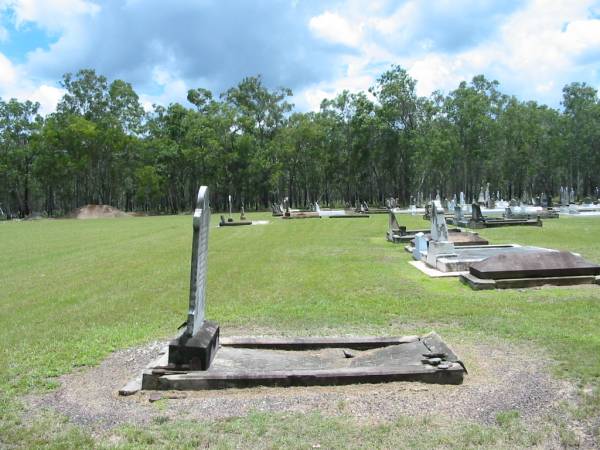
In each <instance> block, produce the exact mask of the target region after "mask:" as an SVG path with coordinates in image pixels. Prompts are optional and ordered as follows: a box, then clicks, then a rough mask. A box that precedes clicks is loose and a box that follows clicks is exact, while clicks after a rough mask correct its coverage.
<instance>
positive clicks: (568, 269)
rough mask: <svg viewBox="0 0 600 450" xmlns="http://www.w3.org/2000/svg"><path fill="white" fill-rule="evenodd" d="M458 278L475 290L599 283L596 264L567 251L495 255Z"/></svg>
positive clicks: (473, 266) (477, 263) (475, 264)
mask: <svg viewBox="0 0 600 450" xmlns="http://www.w3.org/2000/svg"><path fill="white" fill-rule="evenodd" d="M460 280H461V281H462V282H463V283H465V284H467V285H468V286H470V287H472V288H473V289H476V290H480V289H509V288H525V287H533V286H543V285H558V286H563V285H574V284H599V283H600V266H598V265H597V264H593V263H590V262H589V261H586V260H585V259H583V258H582V257H581V256H579V255H576V254H574V253H571V252H559V251H554V252H528V253H517V254H498V255H495V256H491V257H489V258H487V259H484V260H482V261H479V262H476V263H474V264H471V266H470V267H469V272H468V273H465V274H462V275H460Z"/></svg>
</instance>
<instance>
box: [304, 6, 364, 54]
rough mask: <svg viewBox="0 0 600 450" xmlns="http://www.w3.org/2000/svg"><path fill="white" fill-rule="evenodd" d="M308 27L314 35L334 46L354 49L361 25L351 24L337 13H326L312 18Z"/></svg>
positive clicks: (358, 38)
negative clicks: (338, 45) (342, 45)
mask: <svg viewBox="0 0 600 450" xmlns="http://www.w3.org/2000/svg"><path fill="white" fill-rule="evenodd" d="M308 26H309V28H310V30H311V31H312V32H313V33H314V34H315V35H317V36H318V37H320V38H322V39H324V40H326V41H329V42H332V43H335V44H344V45H348V46H350V47H355V46H356V45H358V43H359V42H360V38H361V30H362V24H358V26H357V25H356V24H351V23H349V22H348V21H347V20H346V19H345V18H343V17H342V16H340V15H339V14H337V13H332V12H330V11H326V12H324V13H323V14H321V15H319V16H315V17H312V18H311V19H310V21H309V22H308Z"/></svg>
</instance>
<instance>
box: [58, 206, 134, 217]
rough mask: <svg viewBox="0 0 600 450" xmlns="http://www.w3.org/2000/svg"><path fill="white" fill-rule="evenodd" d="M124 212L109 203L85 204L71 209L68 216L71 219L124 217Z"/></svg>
mask: <svg viewBox="0 0 600 450" xmlns="http://www.w3.org/2000/svg"><path fill="white" fill-rule="evenodd" d="M125 216H127V214H126V213H124V212H123V211H121V210H120V209H118V208H114V207H112V206H110V205H85V206H82V207H81V208H76V209H74V210H73V211H71V212H70V213H69V215H68V217H71V218H73V219H101V218H104V217H125Z"/></svg>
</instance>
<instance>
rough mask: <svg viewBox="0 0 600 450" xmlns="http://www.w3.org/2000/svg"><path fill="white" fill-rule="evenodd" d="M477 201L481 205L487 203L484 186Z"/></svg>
mask: <svg viewBox="0 0 600 450" xmlns="http://www.w3.org/2000/svg"><path fill="white" fill-rule="evenodd" d="M477 203H478V204H480V205H483V204H485V193H484V192H483V186H482V187H481V190H480V191H479V197H478V198H477Z"/></svg>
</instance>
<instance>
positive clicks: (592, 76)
mask: <svg viewBox="0 0 600 450" xmlns="http://www.w3.org/2000/svg"><path fill="white" fill-rule="evenodd" d="M458 3H459V4H458V5H457V4H456V2H449V1H444V2H439V3H435V4H432V5H428V4H426V3H424V2H420V1H417V0H409V1H407V2H405V3H404V4H402V5H401V6H399V7H398V8H396V9H395V10H393V11H392V12H391V13H388V14H387V15H380V14H379V12H378V11H377V10H371V11H370V12H371V14H367V13H366V12H365V11H362V12H361V11H360V10H359V9H357V8H356V7H355V6H356V4H355V2H353V1H349V5H350V7H349V8H343V9H341V10H343V11H344V14H342V15H339V14H335V15H332V13H325V14H323V15H321V16H317V18H323V17H326V18H327V19H328V20H325V19H322V23H321V28H323V29H325V30H327V32H328V33H329V35H326V34H325V31H323V32H321V35H320V36H321V37H322V38H323V39H328V40H333V37H334V36H346V33H344V32H338V31H337V30H338V29H342V30H360V33H354V34H350V35H349V36H350V37H345V38H344V40H345V41H346V43H348V44H352V46H353V47H354V48H356V49H357V50H358V54H357V55H354V56H352V57H348V56H342V57H341V58H340V61H341V63H342V64H345V65H346V66H347V67H348V70H347V71H346V73H345V74H344V75H343V76H342V77H340V78H339V79H338V80H335V81H332V82H329V83H326V87H324V84H323V83H318V84H315V85H313V86H311V87H307V88H306V89H304V90H303V91H302V95H304V97H305V99H304V103H306V104H310V105H311V108H313V109H314V107H315V106H316V107H318V105H319V104H320V101H317V96H318V95H320V94H323V93H329V94H331V93H332V92H336V93H337V92H340V91H341V90H342V89H343V86H348V85H349V84H350V85H352V84H355V85H356V86H360V84H361V83H352V82H349V81H350V80H359V79H361V76H362V79H363V80H364V79H365V78H364V77H370V78H371V79H374V78H375V77H376V76H377V75H379V74H380V73H381V71H382V70H386V69H387V68H389V67H390V65H391V64H399V65H401V66H403V67H405V68H406V69H407V70H408V71H409V73H410V74H411V76H412V77H413V78H415V79H416V80H417V82H418V83H417V92H418V94H419V95H429V94H430V93H431V92H433V91H434V90H442V91H446V92H448V91H450V90H453V89H455V88H456V87H457V86H458V83H459V82H460V81H462V80H470V79H471V78H472V77H473V76H475V75H478V74H484V75H485V76H486V77H487V78H491V79H498V80H499V81H500V82H501V89H503V90H504V91H505V92H507V93H509V94H517V95H519V96H520V97H521V98H523V99H524V100H530V99H534V100H538V101H541V102H547V103H549V104H551V105H552V106H558V104H559V101H560V97H561V88H562V86H563V85H564V84H565V83H568V82H571V81H587V82H588V83H591V84H592V85H596V86H598V84H599V82H600V80H599V79H598V58H599V57H600V50H598V49H600V20H598V19H596V18H593V17H590V11H591V10H592V9H593V7H594V5H595V4H597V1H593V0H553V1H547V0H531V1H529V2H528V3H526V4H525V6H524V7H521V8H518V9H515V10H514V11H513V12H512V13H510V14H506V15H505V16H501V17H502V20H500V21H499V22H498V24H497V25H496V26H495V29H494V30H488V31H489V33H487V31H486V30H483V32H482V30H475V31H474V33H476V36H479V34H481V33H483V34H482V36H484V37H485V38H480V39H478V40H477V42H476V43H475V44H474V45H468V46H466V47H465V46H464V45H462V44H460V42H458V43H457V44H456V46H455V48H454V49H450V50H447V51H445V50H443V49H442V48H440V46H439V42H437V43H436V41H435V40H434V38H435V39H439V38H440V36H439V35H437V34H436V33H437V29H434V27H432V26H431V24H428V23H427V20H428V18H429V14H428V12H429V11H430V9H431V8H433V9H436V11H435V12H434V13H432V14H431V16H435V15H436V14H437V15H440V14H441V17H442V19H443V17H444V15H446V14H447V15H448V23H447V24H442V25H447V26H448V27H449V29H452V26H453V24H452V23H449V22H450V21H451V13H452V10H453V9H456V8H458V7H459V6H460V5H462V6H468V5H467V3H469V2H468V0H463V1H458ZM380 6H381V5H380ZM488 9H489V8H488ZM482 13H483V14H486V15H489V14H492V13H493V11H488V10H487V9H485V8H483V9H482ZM313 19H314V20H316V18H313ZM436 20H439V17H438V19H436ZM490 20H491V19H490ZM490 23H495V22H493V21H492V22H490ZM335 24H343V26H341V25H337V26H336V25H335ZM313 25H314V24H313V21H312V20H311V26H313ZM427 26H429V27H431V30H428V29H424V30H423V29H419V27H421V28H426V27H427ZM429 31H431V33H430V34H428V32H429ZM348 33H350V32H349V31H348ZM486 33H487V34H486ZM442 38H444V39H446V36H445V35H443V34H442ZM340 39H341V38H338V41H340ZM340 42H341V41H340ZM436 44H437V48H436ZM586 57H588V59H589V61H586ZM373 67H377V70H378V71H379V72H378V73H375V71H374V69H373Z"/></svg>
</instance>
